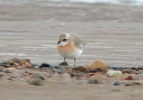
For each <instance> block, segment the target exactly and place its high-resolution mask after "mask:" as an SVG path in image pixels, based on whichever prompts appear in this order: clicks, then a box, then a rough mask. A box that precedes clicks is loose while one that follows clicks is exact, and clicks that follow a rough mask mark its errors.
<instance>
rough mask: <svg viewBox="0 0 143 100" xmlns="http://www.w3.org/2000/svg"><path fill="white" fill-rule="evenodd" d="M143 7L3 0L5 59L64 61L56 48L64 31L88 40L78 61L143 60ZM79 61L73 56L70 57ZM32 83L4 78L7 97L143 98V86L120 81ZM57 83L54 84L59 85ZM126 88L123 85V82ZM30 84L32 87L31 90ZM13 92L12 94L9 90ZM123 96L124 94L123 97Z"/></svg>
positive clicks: (0, 34) (1, 55)
mask: <svg viewBox="0 0 143 100" xmlns="http://www.w3.org/2000/svg"><path fill="white" fill-rule="evenodd" d="M142 9H143V7H142V6H121V5H110V4H109V5H105V4H79V3H77V4H70V3H52V2H39V3H37V2H27V3H17V2H13V3H3V2H2V3H1V4H0V61H5V60H8V59H11V58H15V57H17V58H20V59H25V58H29V59H30V60H31V61H32V63H35V64H41V63H43V62H46V63H50V64H55V65H56V64H58V63H60V62H62V61H63V58H62V57H60V56H59V54H58V53H57V50H56V43H57V36H58V35H59V34H60V33H78V34H80V35H81V36H82V38H83V41H84V42H87V44H86V46H85V49H84V51H83V54H82V55H81V56H80V57H79V58H78V59H77V65H87V64H89V63H91V62H92V61H95V60H97V59H102V60H104V61H105V62H106V63H107V64H108V65H109V66H124V67H138V66H143V63H142V61H143V56H142V55H143V47H142V46H143V34H142V32H143V24H142V22H143V19H142V16H143V11H142ZM67 61H68V62H69V63H70V65H71V66H72V65H73V60H67ZM55 86H56V87H57V88H56V89H55V88H52V87H50V86H41V87H35V86H27V85H22V84H19V83H17V84H15V83H12V84H11V83H7V82H6V83H3V82H2V83H1V86H0V87H1V88H0V91H1V92H0V98H2V99H1V100H12V99H13V100H15V99H21V100H24V99H27V100H39V99H42V100H47V99H48V100H56V99H58V100H67V99H69V100H70V99H71V100H73V99H75V100H76V99H83V100H85V99H90V100H92V99H101V100H104V99H107V100H112V99H117V100H121V99H130V100H135V99H136V100H140V99H141V98H142V94H141V87H142V86H140V87H133V90H134V91H132V92H130V90H132V87H129V88H128V87H126V89H125V87H121V91H122V92H119V93H112V92H110V91H111V90H112V88H115V87H114V86H105V85H104V86H102V85H101V86H100V85H90V86H69V85H65V86H67V87H65V86H64V85H62V84H59V85H57V84H56V85H55ZM55 86H53V87H55ZM119 88H120V87H119ZM27 90H28V91H27ZM7 94H9V95H8V96H7ZM117 96H118V97H120V98H117Z"/></svg>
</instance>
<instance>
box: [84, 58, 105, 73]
mask: <svg viewBox="0 0 143 100" xmlns="http://www.w3.org/2000/svg"><path fill="white" fill-rule="evenodd" d="M86 68H87V69H88V70H93V69H97V68H99V69H101V70H102V72H106V71H107V64H106V63H105V62H104V61H102V60H96V61H94V62H92V63H91V64H90V65H89V66H86Z"/></svg>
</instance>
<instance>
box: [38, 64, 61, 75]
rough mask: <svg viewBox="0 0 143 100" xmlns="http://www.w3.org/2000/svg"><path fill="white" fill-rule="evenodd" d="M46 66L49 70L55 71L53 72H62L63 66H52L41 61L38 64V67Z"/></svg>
mask: <svg viewBox="0 0 143 100" xmlns="http://www.w3.org/2000/svg"><path fill="white" fill-rule="evenodd" d="M44 67H46V68H48V69H49V70H51V71H53V72H55V73H59V74H61V73H63V68H62V67H61V66H53V65H50V64H47V63H43V64H41V65H40V66H39V68H44Z"/></svg>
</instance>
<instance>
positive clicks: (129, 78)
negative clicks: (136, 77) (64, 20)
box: [124, 76, 133, 80]
mask: <svg viewBox="0 0 143 100" xmlns="http://www.w3.org/2000/svg"><path fill="white" fill-rule="evenodd" d="M124 80H133V77H132V76H128V77H126V78H125V79H124Z"/></svg>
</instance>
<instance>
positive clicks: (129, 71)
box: [122, 69, 132, 74]
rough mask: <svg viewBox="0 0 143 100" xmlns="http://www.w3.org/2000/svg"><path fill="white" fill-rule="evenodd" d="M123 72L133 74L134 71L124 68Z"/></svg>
mask: <svg viewBox="0 0 143 100" xmlns="http://www.w3.org/2000/svg"><path fill="white" fill-rule="evenodd" d="M122 72H123V74H131V73H132V71H131V70H129V69H124V70H123V71H122Z"/></svg>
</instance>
